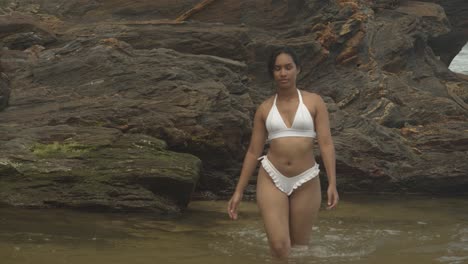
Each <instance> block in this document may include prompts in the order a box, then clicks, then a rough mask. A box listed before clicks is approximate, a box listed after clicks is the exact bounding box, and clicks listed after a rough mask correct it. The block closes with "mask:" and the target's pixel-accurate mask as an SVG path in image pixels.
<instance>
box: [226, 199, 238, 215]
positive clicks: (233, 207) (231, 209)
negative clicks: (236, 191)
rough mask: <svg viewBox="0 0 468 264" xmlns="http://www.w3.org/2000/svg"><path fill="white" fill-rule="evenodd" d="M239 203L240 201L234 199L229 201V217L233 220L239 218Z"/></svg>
mask: <svg viewBox="0 0 468 264" xmlns="http://www.w3.org/2000/svg"><path fill="white" fill-rule="evenodd" d="M237 204H238V203H236V202H234V201H233V200H232V199H231V200H230V201H229V204H228V214H229V217H230V218H231V219H233V220H236V219H237Z"/></svg>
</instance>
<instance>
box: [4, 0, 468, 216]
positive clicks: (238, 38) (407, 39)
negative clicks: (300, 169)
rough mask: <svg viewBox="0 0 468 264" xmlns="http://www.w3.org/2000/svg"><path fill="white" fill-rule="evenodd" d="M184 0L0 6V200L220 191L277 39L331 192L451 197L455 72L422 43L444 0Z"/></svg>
mask: <svg viewBox="0 0 468 264" xmlns="http://www.w3.org/2000/svg"><path fill="white" fill-rule="evenodd" d="M199 2H200V1H195V0H193V1H169V2H168V1H138V2H129V1H119V0H103V1H95V0H68V1H65V0H48V1H43V0H42V1H41V0H33V1H31V0H28V1H21V0H17V1H4V4H3V5H4V6H0V8H1V10H2V12H3V13H4V15H3V16H2V17H0V25H1V26H0V28H1V32H2V34H1V35H0V37H1V39H2V42H1V45H2V46H3V50H2V52H1V57H0V63H1V70H2V73H1V74H2V75H1V76H0V77H1V79H0V110H3V111H1V112H0V148H1V149H2V151H1V152H0V200H1V201H2V202H3V203H7V204H12V205H18V206H32V207H47V206H62V207H72V208H85V209H90V208H91V209H93V208H95V209H100V210H101V209H106V210H134V211H151V212H156V213H172V212H179V211H180V210H181V209H183V208H184V207H185V206H186V205H187V203H188V202H189V200H190V197H191V195H192V191H193V189H194V188H195V185H197V193H201V194H206V193H211V194H218V195H226V194H229V193H230V192H231V190H232V188H233V186H234V184H235V182H236V180H237V177H238V174H239V171H240V165H241V162H242V159H243V155H244V153H245V150H246V147H247V144H248V141H249V138H250V132H251V122H252V116H253V113H254V111H255V107H256V105H258V104H259V103H260V102H261V101H262V100H264V99H265V98H266V97H267V96H270V95H271V94H273V93H274V90H273V86H272V83H271V80H269V78H268V76H267V74H266V67H265V62H266V59H267V56H268V54H269V52H270V51H271V50H272V49H273V48H275V47H276V46H279V45H289V46H292V47H293V48H295V49H296V50H297V51H298V53H299V54H300V56H301V58H302V60H303V70H302V73H301V75H300V77H299V83H298V84H299V87H300V88H302V89H304V90H307V91H311V92H316V93H318V94H320V95H321V96H322V97H323V98H324V99H325V101H326V102H327V104H328V107H329V112H330V118H331V124H332V133H333V136H334V140H335V146H336V149H337V173H338V175H337V177H338V185H339V186H338V188H339V189H340V190H341V191H353V192H356V191H357V192H387V191H388V192H403V193H407V192H426V193H427V192H430V193H441V194H451V193H466V190H467V187H468V175H467V174H468V173H467V172H468V163H467V162H466V157H467V154H468V133H467V132H468V122H467V119H468V108H467V103H468V82H467V81H466V80H463V79H461V78H459V77H458V76H457V75H455V74H454V73H452V72H451V71H449V70H448V69H447V65H448V64H447V61H449V60H451V59H450V56H451V55H444V54H452V50H448V49H446V48H445V46H443V45H442V46H437V45H435V44H434V43H436V42H437V40H438V39H440V38H442V37H444V36H447V35H448V34H450V32H452V31H453V24H454V22H452V17H451V16H450V15H451V14H452V13H448V14H449V17H447V16H446V13H445V12H444V9H443V8H442V7H441V5H442V6H444V7H445V3H448V2H449V1H443V0H441V1H438V4H436V3H430V2H416V1H397V0H391V1H390V0H379V1H367V0H333V1H318V0H289V1H270V0H255V1H239V0H218V1H209V2H210V3H209V4H207V5H206V6H204V7H203V9H201V8H200V9H197V10H198V12H196V13H195V12H193V13H190V16H187V17H184V19H181V20H179V21H176V20H175V19H176V18H177V17H179V16H180V15H181V14H184V12H186V11H187V10H190V9H191V8H193V7H194V6H195V5H196V4H198V3H199ZM461 2H462V1H460V3H458V4H454V5H453V6H455V5H459V6H463V7H464V4H463V3H461ZM439 4H440V5H439ZM453 14H455V15H454V17H458V16H457V15H458V14H459V13H457V12H453ZM457 25H458V24H457ZM436 46H437V47H441V48H440V49H437V48H436ZM457 47H458V46H457ZM441 50H442V51H441ZM437 52H439V53H437ZM446 57H447V58H449V59H445V58H446ZM318 154H319V152H318V151H317V155H318ZM317 159H318V160H320V157H319V156H317ZM322 167H323V166H322ZM322 178H323V180H324V181H323V183H325V180H326V177H324V175H322Z"/></svg>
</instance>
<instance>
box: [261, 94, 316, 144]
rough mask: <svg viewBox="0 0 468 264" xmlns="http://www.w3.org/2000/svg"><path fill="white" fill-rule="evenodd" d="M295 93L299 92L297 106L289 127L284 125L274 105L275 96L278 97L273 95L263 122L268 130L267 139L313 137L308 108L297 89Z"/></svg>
mask: <svg viewBox="0 0 468 264" xmlns="http://www.w3.org/2000/svg"><path fill="white" fill-rule="evenodd" d="M297 93H298V94H299V105H298V106H297V110H296V115H295V116H294V120H293V123H292V125H291V127H289V128H288V127H287V126H286V123H285V122H284V120H283V118H282V117H281V114H280V112H279V111H278V108H277V107H276V98H277V97H278V94H276V95H275V100H274V101H273V106H272V107H271V109H270V112H269V113H268V116H267V119H266V122H265V126H266V129H267V131H268V141H270V140H272V139H275V138H281V137H312V138H315V136H316V133H315V127H314V120H313V118H312V116H311V115H310V112H309V109H307V106H306V105H305V104H304V103H303V102H302V95H301V92H300V91H299V89H298V90H297Z"/></svg>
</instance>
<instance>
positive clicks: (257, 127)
mask: <svg viewBox="0 0 468 264" xmlns="http://www.w3.org/2000/svg"><path fill="white" fill-rule="evenodd" d="M264 105H265V103H263V104H261V105H260V106H259V107H258V109H257V112H256V113H255V117H254V122H253V129H252V136H251V139H250V144H249V148H248V150H247V153H246V154H245V157H244V162H243V164H242V170H241V174H240V177H239V181H238V182H237V186H236V190H235V192H234V194H233V195H232V198H231V200H230V201H229V204H228V213H229V216H230V217H231V219H237V206H238V205H239V203H240V201H241V200H242V196H243V193H244V189H245V187H246V186H247V184H248V183H249V179H250V177H251V176H252V174H253V172H254V171H255V168H256V167H257V164H258V158H259V157H260V155H261V154H262V153H263V148H264V146H265V140H266V128H265V121H264V114H263V109H264V108H265V106H264Z"/></svg>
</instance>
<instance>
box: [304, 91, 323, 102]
mask: <svg viewBox="0 0 468 264" xmlns="http://www.w3.org/2000/svg"><path fill="white" fill-rule="evenodd" d="M301 93H302V98H303V100H304V102H310V103H315V104H317V103H323V98H322V96H320V95H319V94H318V93H314V92H308V91H305V90H301Z"/></svg>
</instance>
